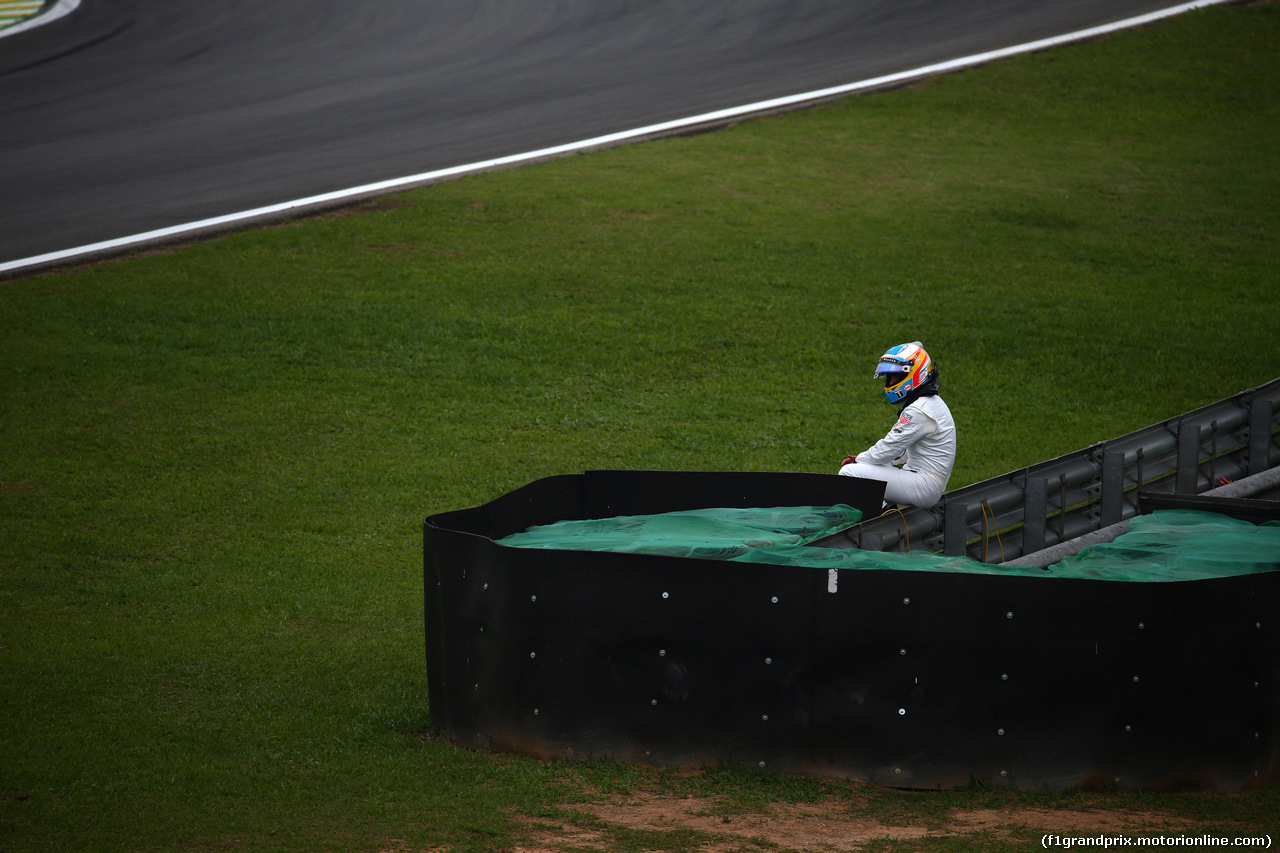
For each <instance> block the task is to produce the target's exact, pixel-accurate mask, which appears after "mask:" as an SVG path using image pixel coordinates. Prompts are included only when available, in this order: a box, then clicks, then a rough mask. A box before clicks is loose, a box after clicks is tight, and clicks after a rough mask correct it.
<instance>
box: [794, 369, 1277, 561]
mask: <svg viewBox="0 0 1280 853" xmlns="http://www.w3.org/2000/svg"><path fill="white" fill-rule="evenodd" d="M1276 465H1280V379H1275V380H1273V381H1271V382H1268V383H1267V384H1265V385H1260V386H1258V387H1257V388H1252V389H1250V390H1248V391H1243V392H1241V393H1239V394H1236V395H1235V396H1233V397H1229V398H1227V399H1225V400H1221V401H1219V402H1217V403H1213V404H1211V405H1208V406H1205V407H1204V408H1201V409H1196V410H1195V411H1192V412H1187V413H1186V414H1183V415H1180V416H1178V417H1176V418H1171V419H1169V420H1167V421H1163V422H1161V423H1158V424H1153V425H1152V426H1149V427H1146V428H1145V429H1140V430H1138V431H1136V432H1132V433H1129V434H1128V435H1125V436H1122V437H1120V438H1115V439H1111V440H1109V441H1103V442H1099V443H1098V444H1095V445H1093V446H1091V447H1087V448H1085V449H1083V450H1079V451H1076V452H1075V453H1068V454H1066V455H1065V456H1059V457H1058V458H1057V459H1051V460H1049V461H1047V462H1041V463H1038V464H1036V465H1032V466H1030V467H1028V468H1023V469H1020V470H1018V471H1013V472H1010V473H1008V474H1004V475H1002V476H1000V477H993V478H992V479H990V480H984V481H982V482H980V483H975V484H973V485H970V486H965V487H964V488H960V489H955V490H953V491H950V492H947V493H946V494H945V495H943V496H942V501H941V502H939V504H938V505H936V506H934V507H931V508H929V509H919V508H916V507H911V508H907V509H903V510H902V511H901V512H899V511H896V510H891V511H890V512H888V513H887V514H885V515H881V516H879V517H877V518H873V519H869V520H867V521H864V522H862V523H861V524H858V525H855V526H854V527H851V528H849V529H848V530H845V531H843V532H841V533H839V534H836V535H834V536H832V537H829V538H828V539H825V540H819V541H817V542H814V543H812V544H814V545H822V546H825V547H831V548H862V549H863V550H868V551H895V550H901V551H905V550H908V547H909V548H910V550H920V549H924V550H928V551H933V552H935V553H943V554H946V555H948V556H969V557H973V558H975V559H978V560H982V561H984V562H991V563H1002V562H1005V561H1006V560H1012V559H1014V558H1016V557H1020V556H1022V555H1024V554H1028V553H1032V552H1034V551H1039V550H1041V549H1043V548H1047V547H1050V546H1052V545H1056V544H1058V543H1060V542H1065V541H1068V540H1070V539H1074V538H1076V537H1078V536H1082V535H1084V534H1086V533H1089V532H1092V531H1094V530H1097V529H1099V528H1100V527H1106V526H1108V525H1111V524H1114V523H1116V522H1119V521H1124V520H1125V519H1128V518H1132V517H1133V516H1135V515H1138V514H1139V506H1138V490H1139V489H1142V490H1143V491H1144V492H1156V493H1159V492H1165V493H1170V494H1183V495H1195V494H1200V493H1202V492H1205V491H1208V490H1209V489H1211V488H1213V486H1214V485H1215V484H1216V482H1217V481H1218V479H1219V478H1223V479H1226V480H1237V479H1240V478H1242V477H1245V476H1248V475H1250V474H1257V473H1259V472H1261V471H1265V470H1267V469H1269V468H1272V467H1274V466H1276ZM908 543H909V546H908Z"/></svg>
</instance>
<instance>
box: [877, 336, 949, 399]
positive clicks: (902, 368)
mask: <svg viewBox="0 0 1280 853" xmlns="http://www.w3.org/2000/svg"><path fill="white" fill-rule="evenodd" d="M937 375H938V371H937V369H936V368H934V366H933V361H932V359H930V358H929V353H927V352H925V351H924V347H923V346H922V345H921V344H920V342H919V341H913V342H911V343H909V344H899V345H898V346H896V347H890V348H889V351H888V352H886V353H885V354H884V355H882V356H880V363H879V364H877V365H876V372H875V376H876V378H877V379H883V380H884V396H885V399H887V400H888V401H889V402H890V403H898V402H901V401H902V400H903V398H905V397H906V396H907V395H908V394H910V393H911V392H912V391H917V390H919V389H920V388H923V387H924V386H925V384H927V383H928V382H929V381H930V380H932V379H934V378H935V377H937Z"/></svg>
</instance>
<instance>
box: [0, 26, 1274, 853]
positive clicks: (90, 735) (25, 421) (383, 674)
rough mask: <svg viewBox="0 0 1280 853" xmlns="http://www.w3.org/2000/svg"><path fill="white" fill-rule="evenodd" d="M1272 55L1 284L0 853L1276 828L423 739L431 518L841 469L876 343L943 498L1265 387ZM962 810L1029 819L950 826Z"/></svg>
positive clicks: (390, 206)
mask: <svg viewBox="0 0 1280 853" xmlns="http://www.w3.org/2000/svg"><path fill="white" fill-rule="evenodd" d="M1278 48H1280V5H1277V4H1274V3H1269V4H1255V5H1241V6H1229V7H1217V8H1213V9H1210V10H1206V11H1203V12H1196V13H1192V14H1187V15H1184V16H1181V17H1179V18H1176V19H1173V20H1170V21H1167V22H1165V23H1162V24H1159V25H1157V26H1152V27H1149V28H1146V29H1143V30H1140V31H1132V32H1128V33H1124V34H1121V35H1117V36H1113V37H1110V38H1106V39H1102V40H1098V41H1095V42H1091V43H1087V44H1082V45H1077V46H1073V47H1068V48H1063V49H1059V50H1054V51H1051V52H1046V53H1040V54H1034V55H1029V56H1025V57H1022V58H1019V59H1017V60H1014V61H1009V62H1004V63H1000V64H996V65H992V66H988V67H984V68H980V69H976V70H972V71H968V72H965V73H963V74H957V75H952V76H947V77H942V78H937V79H933V80H930V81H928V82H925V83H922V84H919V85H916V86H912V87H909V88H904V89H900V90H896V91H891V92H885V93H880V94H875V95H869V96H864V97H855V98H850V99H847V100H844V101H840V102H838V103H833V104H829V105H825V106H822V107H819V108H814V109H809V110H804V111H801V112H796V113H793V114H789V115H785V116H780V117H773V118H769V119H763V120H758V121H750V122H744V123H741V124H738V125H735V126H733V127H730V128H727V129H725V130H722V131H718V132H715V133H710V134H703V135H698V136H691V137H683V138H673V139H668V140H662V141H656V142H650V143H646V144H642V145H636V146H630V147H625V148H618V149H613V150H608V151H602V152H596V153H592V154H588V155H581V156H575V157H571V158H566V159H563V160H558V161H554V162H550V163H545V164H541V165H536V166H530V167H526V168H521V169H516V170H512V171H506V172H499V173H492V174H486V175H481V176H476V177H469V178H466V179H461V180H457V181H453V182H449V183H445V184H440V185H437V186H433V187H429V188H425V189H420V190H416V191H414V192H410V193H406V194H403V195H397V196H394V197H388V198H386V199H383V200H380V201H377V202H372V203H368V204H366V205H363V206H361V207H359V208H356V209H352V210H350V211H345V212H344V213H343V214H341V215H330V216H325V217H317V218H313V219H310V220H306V221H300V222H295V223H291V224H287V225H283V226H281V227H277V228H270V229H265V230H259V231H254V232H245V233H238V234H234V235H229V236H225V237H222V238H220V239H215V240H209V241H207V242H202V243H199V244H194V245H189V246H183V247H180V248H175V249H173V250H167V251H160V252H155V253H151V254H147V255H140V256H136V257H130V258H125V259H120V260H115V261H111V262H106V263H100V264H96V265H92V266H86V267H83V268H75V269H64V270H59V271H55V272H51V273H47V274H42V275H32V276H28V277H25V278H17V279H12V280H9V281H4V282H0V412H2V415H0V451H2V452H0V849H5V850H24V851H25V850H30V851H37V850H38V851H49V850H68V851H89V850H92V851H127V850H140V851H169V850H192V851H204V850H254V851H258V850H266V851H273V850H281V851H329V850H332V851H383V850H414V851H425V850H433V851H440V850H455V851H481V850H484V851H490V850H495V851H496V850H511V849H513V848H514V847H515V846H516V845H526V846H527V845H529V844H531V843H532V842H531V838H533V837H534V836H535V835H536V833H534V830H533V829H531V824H530V823H529V822H528V821H529V819H532V820H534V821H537V822H541V823H543V824H555V823H557V822H559V823H562V824H566V825H570V826H577V827H579V828H581V829H583V831H590V832H595V833H596V834H597V835H598V836H599V838H602V839H604V842H603V843H605V844H606V845H607V846H608V849H611V850H637V851H639V850H670V851H695V850H711V849H717V850H720V849H723V850H742V851H764V850H770V851H774V850H780V851H784V850H787V849H792V848H790V847H789V846H788V843H787V842H782V841H770V840H768V839H764V838H754V837H747V836H744V837H742V838H740V839H739V840H736V841H731V842H730V841H723V840H721V841H716V838H718V837H719V836H717V835H716V834H715V832H713V831H712V830H707V829H705V828H703V829H690V828H687V827H686V828H673V829H670V830H662V829H655V828H652V827H649V828H643V827H641V828H636V827H624V826H619V825H615V824H612V823H609V822H608V821H607V820H604V819H602V818H599V817H592V816H591V815H590V814H589V813H588V812H587V811H584V809H586V808H587V807H589V806H591V805H592V803H598V802H599V801H601V798H606V799H607V798H608V797H609V796H615V797H616V796H623V797H632V798H634V799H644V798H650V797H666V798H670V799H671V800H672V801H673V802H674V801H676V800H678V799H679V798H682V797H683V798H689V797H697V798H700V799H699V801H702V800H705V801H706V802H707V803H709V804H710V805H708V806H707V809H706V811H708V812H709V813H710V814H712V815H713V816H718V817H720V818H722V819H723V821H724V823H725V825H726V826H728V825H729V823H730V822H731V821H732V820H733V819H735V817H736V818H738V819H744V818H743V817H742V816H744V815H751V814H753V813H764V812H767V811H768V810H769V809H771V808H776V807H777V804H779V803H783V804H803V803H809V802H822V803H829V804H834V805H833V806H832V808H834V809H836V810H837V811H838V812H839V814H840V815H841V816H843V817H844V818H864V817H865V819H866V820H871V821H879V822H881V823H885V824H886V825H887V824H889V823H893V824H895V825H902V826H907V827H917V828H922V829H928V830H930V834H929V835H922V836H912V837H900V838H897V839H896V840H892V839H888V838H884V839H878V840H877V839H876V838H874V837H872V838H870V839H869V840H868V841H867V846H866V848H865V849H869V850H930V851H931V850H951V849H956V850H960V849H989V850H1026V849H1029V848H1034V847H1036V846H1038V844H1039V838H1040V834H1039V832H1038V831H1035V830H1034V829H1032V828H1029V827H1034V826H1038V825H1039V824H1036V823H1033V822H1031V821H1030V818H1028V817H1026V815H1029V814H1032V813H1033V811H1034V813H1035V814H1037V815H1038V814H1041V813H1048V814H1058V815H1063V816H1065V815H1067V814H1078V813H1085V812H1090V811H1091V810H1092V811H1095V812H1096V811H1098V810H1106V811H1107V812H1108V813H1117V814H1130V815H1155V816H1156V818H1153V820H1155V822H1154V823H1148V824H1145V825H1147V826H1151V827H1157V828H1159V827H1166V828H1167V827H1169V826H1175V827H1183V828H1185V829H1186V830H1187V832H1188V833H1190V832H1191V830H1192V829H1194V830H1195V832H1197V833H1198V832H1200V831H1201V830H1202V829H1214V830H1218V831H1222V832H1224V833H1230V834H1233V835H1238V834H1245V832H1243V830H1250V831H1267V832H1270V833H1272V834H1275V833H1277V832H1278V831H1280V787H1278V786H1276V785H1272V786H1271V787H1269V788H1267V789H1265V790H1263V791H1260V792H1254V793H1249V794H1242V795H1232V796H1226V795H1206V794H1199V793H1171V794H1157V793H1137V794H1134V793H1102V794H1086V793H1069V794H1062V795H1049V794H1044V793H1037V792H1023V793H1009V792H1000V791H984V790H978V789H975V790H970V791H960V792H947V793H935V794H920V793H909V792H895V791H882V790H877V789H870V788H868V787H866V786H862V785H857V784H850V783H837V782H823V781H818V780H803V779H793V778H787V777H778V776H767V775H754V774H750V773H746V772H739V771H735V770H732V769H723V768H708V769H707V770H706V772H702V773H692V774H674V773H668V772H655V771H646V770H643V769H640V768H632V767H627V766H619V765H614V764H610V763H607V762H606V763H594V764H561V763H555V764H542V763H539V762H536V761H533V760H530V759H525V758H521V757H512V756H502V755H490V754H485V753H477V752H471V751H467V750H463V749H460V748H458V747H456V746H453V745H451V744H449V743H447V742H442V741H441V740H440V739H439V738H437V737H434V736H433V735H432V733H431V731H432V730H431V721H430V719H429V716H428V711H427V706H428V702H427V695H426V673H425V669H424V650H423V627H422V577H421V561H422V553H421V520H422V519H423V517H425V516H427V515H430V514H432V513H436V512H440V511H443V510H448V509H457V508H461V507H466V506H472V505H474V504H477V503H480V502H483V501H486V500H489V499H491V498H494V497H497V496H498V495H500V494H502V493H504V492H506V491H509V490H510V489H512V488H515V487H517V486H520V485H523V484H524V483H527V482H529V481H531V480H534V479H537V478H539V477H543V476H547V475H551V474H561V473H577V472H580V471H583V470H586V469H589V468H665V469H695V470H744V469H745V470H777V471H826V472H833V471H834V470H835V466H836V465H837V464H838V462H839V460H840V459H841V458H842V457H843V456H844V455H845V454H846V453H848V452H856V451H858V450H860V449H862V448H864V447H866V446H867V445H868V444H870V443H871V442H872V441H873V440H874V439H876V438H878V437H879V436H880V435H882V434H883V432H884V431H885V429H887V427H888V426H889V422H890V419H891V413H892V410H891V409H890V408H889V407H887V406H886V405H885V404H884V403H883V402H882V401H881V400H880V399H878V395H877V391H876V388H875V384H874V382H873V381H872V380H871V379H870V376H869V374H870V372H871V369H872V367H873V365H874V361H875V359H876V358H877V357H878V356H879V354H880V353H881V352H883V351H884V349H885V348H886V347H888V346H890V345H892V344H896V343H901V342H903V341H906V340H912V339H917V338H918V339H921V340H923V341H924V342H925V343H926V345H927V346H928V348H929V350H930V352H931V353H932V354H933V355H934V357H935V359H936V360H937V362H938V364H939V367H940V369H941V372H942V376H943V382H944V385H943V391H944V396H945V397H946V399H947V402H948V403H949V405H950V406H951V409H952V411H953V412H954V414H955V417H956V420H957V423H958V425H959V429H960V457H959V462H958V466H957V470H956V472H955V475H954V476H953V478H952V482H951V486H952V487H953V488H954V487H957V486H962V485H965V484H967V483H970V482H973V481H975V480H980V479H984V478H987V477H990V476H994V475H997V474H1000V473H1003V472H1005V471H1009V470H1011V469H1014V468H1017V467H1020V466H1023V465H1026V464H1029V463H1032V462H1036V461H1040V460H1042V459H1045V458H1048V457H1051V456H1055V455H1058V454H1061V453H1065V452H1069V451H1072V450H1076V449H1079V448H1082V447H1084V446H1087V445H1088V444H1091V443H1093V442H1094V441H1098V440H1101V439H1105V438H1109V437H1113V436H1117V435H1120V434H1123V433H1125V432H1128V431H1131V430H1133V429H1137V428H1140V427H1143V426H1146V425H1148V424H1151V423H1154V422H1156V421H1159V420H1162V419H1165V418H1169V417H1172V416H1174V415H1177V414H1179V413H1181V412H1183V411H1186V410H1189V409H1192V408H1195V407H1198V406H1202V405H1205V404H1207V403H1211V402H1213V401H1216V400H1218V399H1221V398H1223V397H1226V396H1229V395H1231V394H1233V393H1235V392H1237V391H1241V390H1244V389H1246V388H1249V387H1253V386H1255V385H1258V384H1261V383H1263V382H1266V381H1268V380H1271V379H1274V378H1276V377H1277V376H1280V305H1278V302H1277V298H1276V297H1277V292H1278V290H1280V288H1278V287H1277V281H1278V280H1280V276H1278V273H1280V165H1278V164H1280V49H1278ZM975 809H988V810H991V809H995V810H1003V811H1002V812H1001V813H1007V820H1006V821H1005V822H1004V823H999V824H998V826H997V827H996V828H995V829H992V828H988V829H984V830H981V831H976V830H975V831H974V832H970V833H968V834H967V835H966V834H963V833H962V834H956V833H954V832H950V831H949V830H947V829H946V827H947V825H948V823H947V821H948V820H950V818H948V815H953V814H954V813H955V811H956V810H961V811H964V812H966V813H967V812H968V811H972V810H975ZM521 816H524V817H521ZM1037 820H1039V818H1037ZM1161 821H1164V823H1161ZM1169 821H1174V823H1169ZM1179 821H1180V822H1181V823H1178V822H1179ZM1068 823H1069V822H1068ZM1062 825H1068V824H1067V823H1063V824H1062ZM1082 825H1083V824H1082ZM1000 827H1003V828H1000ZM1153 831H1154V830H1153ZM957 832H958V830H957ZM531 833H533V835H531ZM1079 834H1083V830H1081V832H1080V833H1079ZM1095 834H1096V833H1095ZM873 835H874V834H873ZM575 844H577V845H578V848H579V849H583V845H584V844H585V842H581V841H580V842H570V841H566V842H563V844H562V845H561V847H559V848H557V849H566V850H568V849H573V848H574V845H575ZM716 845H719V846H716Z"/></svg>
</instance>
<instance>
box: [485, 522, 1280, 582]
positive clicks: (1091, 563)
mask: <svg viewBox="0 0 1280 853" xmlns="http://www.w3.org/2000/svg"><path fill="white" fill-rule="evenodd" d="M859 519H860V514H859V513H858V511H857V510H855V509H852V508H850V507H847V506H843V505H837V506H833V507H772V508H766V509H705V510H695V511H691V512H679V513H664V514H661V515H649V516H623V517H618V518H608V519H591V520H587V521H561V522H557V523H555V524H548V525H542V526H540V527H533V528H530V529H529V530H527V531H524V532H522V533H516V534H513V535H511V536H508V537H506V538H504V539H502V540H499V541H500V542H501V543H502V544H504V545H513V546H516V547H525V548H566V549H574V550H589V551H627V552H632V553H642V554H666V555H674V556H680V557H701V558H707V559H726V560H737V561H741V562H751V563H766V564H774V565H784V566H812V567H815V568H828V569H893V570H906V571H929V572H968V573H973V574H997V575H1019V576H1034V577H1059V578H1089V579H1095V580H1116V581H1177V580H1195V579H1200V578H1215V577H1226V576H1230V575H1241V574H1249V573H1252V572H1266V571H1274V570H1276V569H1280V522H1274V521H1273V522H1267V523H1266V524H1262V525H1254V524H1250V523H1249V522H1247V521H1239V520H1237V519H1234V518H1230V517H1228V516H1224V515H1218V514H1216V513H1210V512H1199V511H1194V510H1162V511H1159V512H1155V513H1152V514H1151V515H1143V516H1138V517H1137V518H1134V519H1132V520H1130V522H1129V525H1128V529H1127V530H1126V532H1125V533H1124V534H1122V535H1121V536H1119V537H1117V538H1116V539H1114V540H1113V541H1111V542H1107V543H1101V544H1098V545H1091V546H1089V547H1087V548H1084V549H1082V550H1081V551H1080V553H1079V554H1077V555H1075V556H1074V557H1068V558H1066V559H1064V560H1062V561H1061V562H1060V563H1057V564H1055V565H1053V566H1050V567H1049V568H1048V569H1047V570H1046V569H1038V568H1032V567H1006V566H1002V565H999V564H991V563H983V562H979V561H978V560H974V559H971V558H969V557H943V556H939V555H937V554H933V553H930V552H928V551H911V552H908V553H905V554H901V553H893V552H880V551H859V550H856V549H842V548H817V547H813V546H807V545H805V544H804V543H805V542H809V541H812V540H813V539H817V538H820V537H823V536H826V535H828V534H830V533H834V532H836V531H838V530H840V529H842V528H844V527H848V526H850V525H852V524H854V523H856V522H857V521H858V520H859Z"/></svg>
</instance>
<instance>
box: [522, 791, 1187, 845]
mask: <svg viewBox="0 0 1280 853" xmlns="http://www.w3.org/2000/svg"><path fill="white" fill-rule="evenodd" d="M572 811H573V813H574V814H573V816H572V817H571V818H569V819H564V820H548V819H543V818H530V817H527V816H521V819H522V820H523V821H524V822H525V824H526V826H527V829H528V835H527V838H526V840H525V842H524V843H523V844H518V845H517V846H516V847H515V850H516V851H520V853H579V851H592V850H612V849H615V848H616V847H617V846H618V845H617V840H618V839H619V838H625V837H627V836H633V837H634V836H635V835H636V834H638V833H653V834H655V836H665V837H666V840H665V841H664V842H663V843H662V845H661V847H662V849H668V850H670V849H676V850H679V849H684V850H689V851H697V853H730V852H731V851H732V853H747V852H748V851H754V850H761V851H764V850H768V851H775V853H776V852H777V851H814V853H843V852H844V851H857V850H862V849H863V848H865V847H867V846H868V845H869V844H871V843H872V842H878V841H910V840H912V839H923V838H926V837H934V838H938V837H966V836H971V837H974V840H975V841H976V840H977V839H978V838H981V839H984V840H1001V839H1005V840H1007V839H1026V840H1034V841H1035V843H1036V845H1037V846H1038V845H1039V839H1040V837H1041V836H1042V835H1044V834H1046V833H1051V834H1057V835H1061V836H1083V835H1090V834H1092V835H1097V834H1099V833H1106V834H1131V835H1139V834H1140V835H1157V834H1169V833H1178V832H1186V831H1188V830H1190V829H1192V828H1193V827H1194V825H1195V824H1194V822H1193V821H1189V820H1185V819H1182V818H1176V817H1172V816H1168V815H1161V814H1158V813H1154V812H1129V811H1113V810H1107V809H1097V810H1094V809H1089V810H1059V809H1045V808H1010V809H992V808H985V809H972V810H967V809H966V810H954V811H952V812H950V813H948V814H947V816H946V818H945V819H944V820H942V821H936V820H935V821H929V822H927V824H926V823H925V822H921V823H910V824H905V825H896V824H893V823H883V822H881V820H879V819H877V818H875V817H871V816H868V815H860V814H859V813H858V812H859V806H858V805H857V804H856V803H852V802H849V801H847V800H840V799H834V798H833V799H829V800H825V801H823V802H819V803H783V804H774V805H770V806H768V807H766V809H765V810H763V811H752V812H745V813H742V812H732V811H727V810H726V809H725V808H724V806H723V805H722V804H721V803H719V802H717V801H716V800H714V799H710V798H704V797H674V798H672V797H663V796H660V795H655V794H649V793H632V794H627V795H625V796H623V795H613V796H610V797H608V798H606V799H605V800H604V801H603V802H597V803H588V804H581V805H576V806H574V807H573V809H572ZM681 841H683V843H681ZM642 846H647V845H642Z"/></svg>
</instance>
